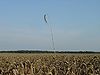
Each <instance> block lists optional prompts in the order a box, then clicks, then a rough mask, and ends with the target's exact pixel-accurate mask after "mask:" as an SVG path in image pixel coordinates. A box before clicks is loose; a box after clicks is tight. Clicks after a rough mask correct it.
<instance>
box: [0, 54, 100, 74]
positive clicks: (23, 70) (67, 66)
mask: <svg viewBox="0 0 100 75" xmlns="http://www.w3.org/2000/svg"><path fill="white" fill-rule="evenodd" d="M0 75H100V55H99V54H98V55H92V54H91V55H89V54H0Z"/></svg>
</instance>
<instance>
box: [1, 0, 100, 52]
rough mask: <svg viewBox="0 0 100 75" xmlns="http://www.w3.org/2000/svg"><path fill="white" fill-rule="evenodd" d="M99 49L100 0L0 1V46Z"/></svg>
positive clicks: (3, 48) (6, 48) (14, 48)
mask: <svg viewBox="0 0 100 75" xmlns="http://www.w3.org/2000/svg"><path fill="white" fill-rule="evenodd" d="M44 14H46V15H47V20H48V23H49V25H51V26H52V30H53V35H54V43H55V50H59V51H60V50H76V51H77V50H83V51H85V50H89V51H90V50H92V51H100V1H99V0H88V1H87V0H84V1H80V0H77V1H76V0H63V1H61V0H59V1H56V0H55V1H54V0H50V1H46V0H42V1H40V0H29V1H28V0H21V1H20V0H17V1H13V0H9V1H7V0H4V1H0V50H20V49H26V50H27V49H41V50H52V40H51V34H50V29H49V27H48V25H47V24H46V23H45V21H44V19H43V16H44Z"/></svg>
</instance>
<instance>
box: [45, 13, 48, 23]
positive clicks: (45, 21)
mask: <svg viewBox="0 0 100 75" xmlns="http://www.w3.org/2000/svg"><path fill="white" fill-rule="evenodd" d="M44 21H45V22H46V23H48V22H47V19H46V14H45V15H44Z"/></svg>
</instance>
